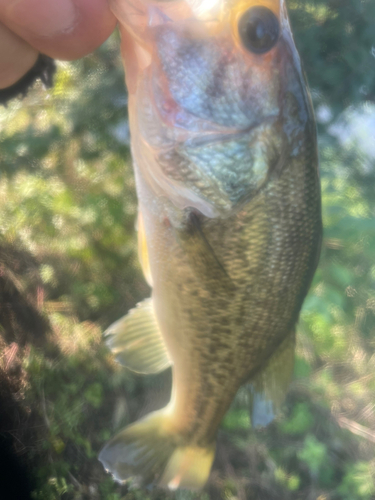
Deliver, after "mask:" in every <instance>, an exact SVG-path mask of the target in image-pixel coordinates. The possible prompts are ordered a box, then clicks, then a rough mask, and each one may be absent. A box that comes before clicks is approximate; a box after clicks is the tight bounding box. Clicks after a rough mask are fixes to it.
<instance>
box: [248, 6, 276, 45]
mask: <svg viewBox="0 0 375 500" xmlns="http://www.w3.org/2000/svg"><path fill="white" fill-rule="evenodd" d="M279 31H280V27H279V21H278V19H277V17H276V16H275V14H274V13H273V12H272V10H270V9H267V7H262V6H257V7H252V8H251V9H249V10H247V11H246V12H245V13H244V14H243V15H242V16H241V19H240V20H239V23H238V33H239V35H240V38H241V41H242V43H243V45H244V46H245V47H246V48H247V49H248V50H250V51H251V52H254V53H255V54H264V53H265V52H268V51H269V50H271V49H272V47H274V45H275V44H276V42H277V39H278V38H279Z"/></svg>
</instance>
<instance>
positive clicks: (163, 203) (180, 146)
mask: <svg viewBox="0 0 375 500" xmlns="http://www.w3.org/2000/svg"><path fill="white" fill-rule="evenodd" d="M111 8H112V10H113V12H114V14H115V15H116V17H117V19H118V20H119V23H120V28H121V36H122V42H121V44H122V57H123V63H124V67H125V79H126V84H127V88H128V109H129V125H130V132H131V152H132V158H133V164H134V173H135V180H136V188H137V196H138V202H139V207H138V254H139V260H140V264H141V267H142V270H143V273H144V276H145V279H146V281H147V282H148V284H149V285H150V287H151V288H152V293H151V297H150V298H148V299H146V300H144V301H143V302H141V303H139V304H138V305H137V306H136V307H135V308H134V309H132V310H131V311H130V312H129V313H128V314H127V315H126V316H124V317H123V318H121V319H120V320H118V321H117V322H116V323H114V324H113V325H112V326H110V327H109V328H108V330H107V331H106V339H107V344H108V346H109V348H110V349H111V350H112V352H113V354H114V356H116V359H117V360H118V361H119V362H120V363H122V364H123V365H124V366H126V367H128V368H129V369H130V370H133V371H134V372H136V373H144V374H146V373H148V374H151V373H159V372H161V371H163V370H166V369H167V368H169V367H171V370H172V379H173V382H172V390H171V399H170V402H169V404H168V405H167V406H166V407H165V408H162V409H161V410H157V411H154V412H152V413H150V414H148V415H146V416H145V417H143V418H142V419H140V420H139V421H137V422H135V423H132V424H130V425H129V426H127V427H125V429H123V430H122V431H120V432H119V433H118V434H117V435H116V436H115V437H114V438H113V439H112V440H111V441H109V443H107V444H106V445H105V446H104V448H103V449H102V451H101V452H100V455H99V459H100V461H101V462H102V464H103V466H104V468H105V469H106V470H107V471H109V472H110V473H111V474H112V475H113V477H114V479H115V480H117V481H119V482H125V481H127V480H128V479H129V478H133V479H134V480H135V481H136V482H137V483H138V484H140V485H144V486H148V487H154V486H155V487H161V488H166V489H170V490H176V489H177V488H185V489H190V490H196V491H199V490H201V489H202V488H203V487H204V485H205V484H206V482H207V480H208V477H209V475H210V471H211V467H212V463H213V460H214V456H215V446H216V445H215V443H216V436H217V433H218V428H219V426H220V422H221V421H222V419H223V417H224V415H225V413H226V412H227V410H228V409H229V408H230V406H231V404H232V402H233V400H234V399H235V397H236V394H237V392H238V391H239V389H240V387H244V388H245V389H244V390H246V391H247V392H246V393H247V394H248V398H249V412H250V416H251V422H252V425H253V426H259V425H262V426H265V425H267V424H268V423H269V422H270V421H272V419H273V418H274V417H275V415H276V414H277V411H278V410H279V409H280V406H281V405H282V403H283V399H284V396H285V393H286V391H287V388H288V385H289V383H290V381H291V378H292V374H293V365H294V352H295V335H296V334H295V331H296V324H297V321H298V317H299V313H300V310H301V307H302V303H303V301H304V298H305V296H306V294H307V292H308V289H309V287H310V284H311V281H312V278H313V275H314V272H315V269H316V267H317V264H318V260H319V254H320V247H321V235H322V220H321V197H320V181H319V166H318V149H317V138H316V125H315V119H314V112H313V107H312V102H311V98H310V94H309V90H308V85H307V82H306V78H305V76H304V72H303V69H302V65H301V61H300V57H299V55H298V52H297V49H296V46H295V43H294V40H293V36H292V32H291V28H290V23H289V19H288V14H287V10H286V6H285V3H284V0H170V1H163V0H155V1H151V0H111Z"/></svg>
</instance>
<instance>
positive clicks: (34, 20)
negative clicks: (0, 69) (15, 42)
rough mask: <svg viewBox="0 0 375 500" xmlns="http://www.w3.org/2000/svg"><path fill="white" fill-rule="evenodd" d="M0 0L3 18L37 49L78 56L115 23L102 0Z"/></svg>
mask: <svg viewBox="0 0 375 500" xmlns="http://www.w3.org/2000/svg"><path fill="white" fill-rule="evenodd" d="M3 3H4V0H0V17H1V18H2V19H3V22H5V23H6V24H8V26H9V27H10V28H11V29H12V30H13V31H14V32H15V33H17V34H18V35H19V36H20V37H22V38H23V39H24V40H26V41H27V42H29V44H30V45H32V46H33V47H35V48H36V49H38V50H39V51H40V52H42V53H44V54H46V55H48V56H50V57H53V58H56V59H65V60H71V59H78V58H80V57H82V56H84V55H86V54H88V53H90V52H92V51H93V50H95V49H96V48H97V47H98V46H99V45H101V44H102V43H103V42H104V41H105V40H106V39H107V38H108V37H109V36H110V34H111V33H112V31H113V30H114V28H115V26H116V18H115V17H114V15H113V14H112V12H111V11H110V9H109V6H108V4H107V1H106V0H74V1H73V0H58V1H56V0H16V1H13V2H6V5H5V4H4V5H3Z"/></svg>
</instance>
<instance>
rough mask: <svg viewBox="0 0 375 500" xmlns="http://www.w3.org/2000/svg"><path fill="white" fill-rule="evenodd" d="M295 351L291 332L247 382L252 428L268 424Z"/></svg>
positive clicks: (281, 398)
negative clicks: (263, 365)
mask: <svg viewBox="0 0 375 500" xmlns="http://www.w3.org/2000/svg"><path fill="white" fill-rule="evenodd" d="M294 350H295V333H294V332H293V333H292V334H290V335H288V337H286V339H285V340H284V341H283V342H282V343H281V345H280V346H279V347H278V348H277V350H276V351H275V352H274V353H273V355H272V356H271V357H270V358H269V360H268V361H267V363H266V365H265V367H264V368H263V369H262V370H261V371H259V372H258V373H257V375H256V376H255V377H254V378H253V379H252V380H251V382H250V383H249V384H248V385H247V388H248V391H249V399H250V411H251V423H252V426H253V427H259V426H262V427H263V426H266V425H268V424H269V423H270V422H272V420H273V419H274V418H275V416H276V415H277V413H278V411H279V410H280V408H281V406H282V404H283V402H284V399H285V394H286V392H287V390H288V387H289V384H290V381H291V379H292V375H293V368H294Z"/></svg>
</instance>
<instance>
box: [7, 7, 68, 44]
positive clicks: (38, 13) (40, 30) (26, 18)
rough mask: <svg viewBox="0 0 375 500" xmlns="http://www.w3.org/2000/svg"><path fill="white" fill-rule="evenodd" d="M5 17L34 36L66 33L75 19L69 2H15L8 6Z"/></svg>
mask: <svg viewBox="0 0 375 500" xmlns="http://www.w3.org/2000/svg"><path fill="white" fill-rule="evenodd" d="M6 16H7V18H8V19H9V21H11V22H12V23H14V24H16V25H17V26H19V27H22V28H24V29H25V30H27V31H29V32H31V33H32V34H33V35H36V36H52V35H58V34H62V33H68V32H69V31H71V30H73V29H74V26H75V24H76V17H77V16H76V9H75V7H74V4H73V2H72V1H71V0H15V1H13V2H11V3H10V4H9V5H8V7H7V9H6Z"/></svg>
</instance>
